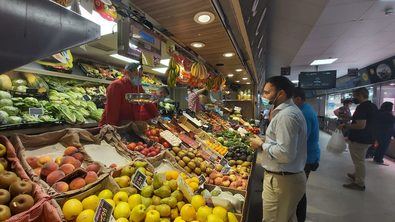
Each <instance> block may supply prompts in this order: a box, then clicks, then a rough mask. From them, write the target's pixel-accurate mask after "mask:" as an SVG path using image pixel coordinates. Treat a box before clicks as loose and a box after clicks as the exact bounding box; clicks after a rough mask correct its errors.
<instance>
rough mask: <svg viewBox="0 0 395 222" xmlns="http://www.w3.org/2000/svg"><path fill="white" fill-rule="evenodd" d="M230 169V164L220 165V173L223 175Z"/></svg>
mask: <svg viewBox="0 0 395 222" xmlns="http://www.w3.org/2000/svg"><path fill="white" fill-rule="evenodd" d="M230 170H231V168H230V166H229V165H226V166H224V167H222V170H221V173H222V174H224V175H227V174H229V172H230Z"/></svg>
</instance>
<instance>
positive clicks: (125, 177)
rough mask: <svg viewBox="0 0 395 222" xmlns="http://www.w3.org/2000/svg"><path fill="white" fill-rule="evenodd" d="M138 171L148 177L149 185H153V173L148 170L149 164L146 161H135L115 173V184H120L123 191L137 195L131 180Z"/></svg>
mask: <svg viewBox="0 0 395 222" xmlns="http://www.w3.org/2000/svg"><path fill="white" fill-rule="evenodd" d="M137 170H139V171H140V172H142V173H143V174H144V175H145V176H146V177H147V178H146V182H147V184H148V185H151V184H152V179H153V172H151V171H150V170H149V169H148V163H147V162H144V161H134V162H133V164H131V165H129V166H125V167H123V168H122V169H120V170H117V171H114V172H113V174H112V176H113V177H114V180H115V182H116V183H117V184H118V186H119V187H120V188H121V190H125V191H128V192H129V193H135V191H134V190H135V189H136V188H134V187H133V184H132V183H131V179H132V177H133V175H134V174H135V173H136V171H137ZM130 190H132V191H130Z"/></svg>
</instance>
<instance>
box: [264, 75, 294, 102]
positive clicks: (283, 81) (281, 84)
mask: <svg viewBox="0 0 395 222" xmlns="http://www.w3.org/2000/svg"><path fill="white" fill-rule="evenodd" d="M267 83H270V84H272V85H273V86H274V87H276V89H277V90H278V91H280V90H284V92H285V94H286V95H287V98H291V97H292V95H293V91H294V88H295V85H294V84H293V83H292V82H291V81H290V80H289V79H288V78H286V77H284V76H273V77H270V78H269V79H267V80H266V83H265V85H266V84H267Z"/></svg>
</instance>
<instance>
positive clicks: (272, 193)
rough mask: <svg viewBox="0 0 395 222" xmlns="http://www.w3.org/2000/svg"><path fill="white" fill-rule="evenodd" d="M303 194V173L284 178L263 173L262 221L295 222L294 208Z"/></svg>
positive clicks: (304, 179) (304, 188) (304, 180)
mask: <svg viewBox="0 0 395 222" xmlns="http://www.w3.org/2000/svg"><path fill="white" fill-rule="evenodd" d="M305 192H306V175H305V173H304V172H301V173H298V174H293V175H285V176H282V175H276V174H271V173H267V172H265V177H264V180H263V193H262V199H263V220H262V221H263V222H288V221H297V219H296V208H297V206H298V203H299V201H300V200H301V199H302V197H303V194H304V193H305Z"/></svg>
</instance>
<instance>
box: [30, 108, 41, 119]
mask: <svg viewBox="0 0 395 222" xmlns="http://www.w3.org/2000/svg"><path fill="white" fill-rule="evenodd" d="M29 114H30V115H31V116H36V117H39V116H41V115H43V114H44V110H43V108H29Z"/></svg>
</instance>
